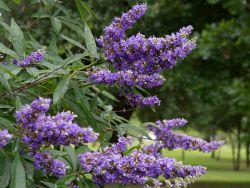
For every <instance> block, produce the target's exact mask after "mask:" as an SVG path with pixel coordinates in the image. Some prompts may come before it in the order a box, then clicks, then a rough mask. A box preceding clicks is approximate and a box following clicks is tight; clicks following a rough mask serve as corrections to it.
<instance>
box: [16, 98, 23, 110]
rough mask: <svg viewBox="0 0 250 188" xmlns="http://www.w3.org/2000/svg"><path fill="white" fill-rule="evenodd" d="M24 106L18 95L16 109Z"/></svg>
mask: <svg viewBox="0 0 250 188" xmlns="http://www.w3.org/2000/svg"><path fill="white" fill-rule="evenodd" d="M21 106H22V103H21V100H20V98H19V96H17V97H16V110H19V109H20V108H21Z"/></svg>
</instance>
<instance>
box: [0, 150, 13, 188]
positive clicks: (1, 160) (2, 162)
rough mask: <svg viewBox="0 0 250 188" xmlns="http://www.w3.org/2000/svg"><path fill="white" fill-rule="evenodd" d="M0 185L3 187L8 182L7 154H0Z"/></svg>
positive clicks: (8, 163)
mask: <svg viewBox="0 0 250 188" xmlns="http://www.w3.org/2000/svg"><path fill="white" fill-rule="evenodd" d="M0 167H1V168H0V187H1V188H5V187H7V186H8V185H9V182H10V167H11V163H10V159H9V158H8V156H7V155H2V154H1V155H0Z"/></svg>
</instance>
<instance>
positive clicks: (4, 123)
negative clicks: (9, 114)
mask: <svg viewBox="0 0 250 188" xmlns="http://www.w3.org/2000/svg"><path fill="white" fill-rule="evenodd" d="M0 126H1V127H4V128H6V129H8V130H9V131H14V130H15V127H14V125H13V123H12V122H11V121H10V120H8V119H5V118H3V117H0Z"/></svg>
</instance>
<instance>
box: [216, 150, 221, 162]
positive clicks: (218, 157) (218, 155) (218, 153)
mask: <svg viewBox="0 0 250 188" xmlns="http://www.w3.org/2000/svg"><path fill="white" fill-rule="evenodd" d="M220 154H221V149H220V150H219V151H218V152H217V158H216V160H217V161H220V156H221V155H220Z"/></svg>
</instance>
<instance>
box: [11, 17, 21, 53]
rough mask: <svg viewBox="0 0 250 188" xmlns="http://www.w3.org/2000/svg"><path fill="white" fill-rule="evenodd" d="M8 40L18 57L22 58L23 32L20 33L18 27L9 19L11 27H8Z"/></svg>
mask: <svg viewBox="0 0 250 188" xmlns="http://www.w3.org/2000/svg"><path fill="white" fill-rule="evenodd" d="M10 29H11V31H10V40H11V43H12V45H13V47H14V49H15V50H16V52H17V54H18V55H19V56H20V57H23V56H24V52H23V51H24V36H23V32H22V31H21V29H20V27H19V26H18V25H17V23H16V22H15V20H14V19H13V18H12V19H11V26H10Z"/></svg>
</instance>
